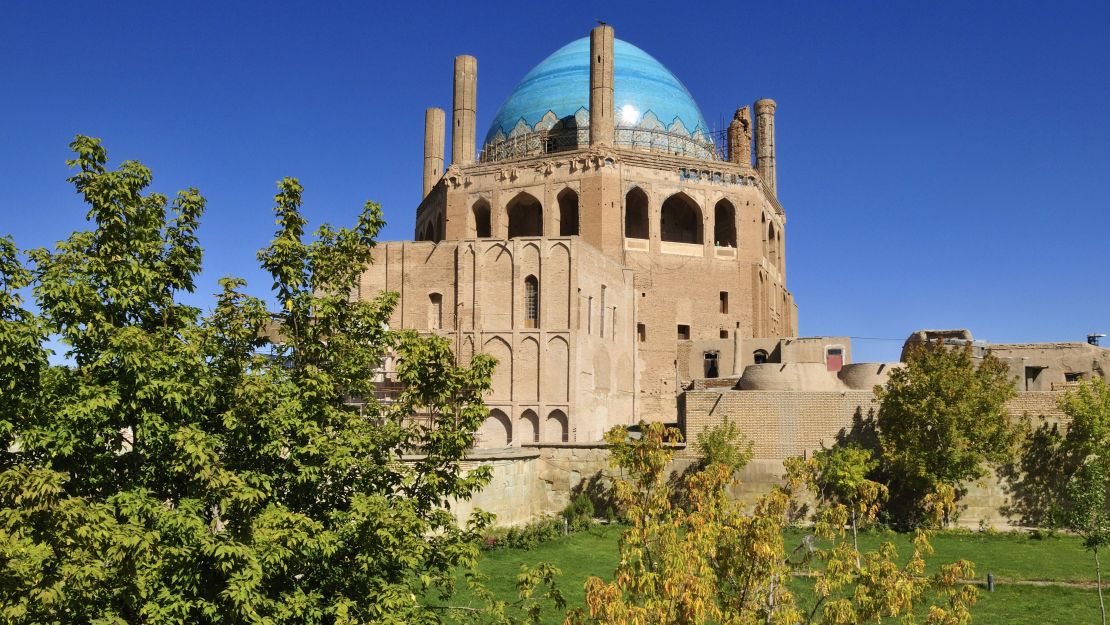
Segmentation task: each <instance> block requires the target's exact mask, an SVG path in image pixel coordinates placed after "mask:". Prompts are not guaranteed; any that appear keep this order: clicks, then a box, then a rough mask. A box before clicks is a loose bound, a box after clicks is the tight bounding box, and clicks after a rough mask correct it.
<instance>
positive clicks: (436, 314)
mask: <svg viewBox="0 0 1110 625" xmlns="http://www.w3.org/2000/svg"><path fill="white" fill-rule="evenodd" d="M442 328H443V295H441V294H439V293H429V294H428V329H429V330H439V329H442Z"/></svg>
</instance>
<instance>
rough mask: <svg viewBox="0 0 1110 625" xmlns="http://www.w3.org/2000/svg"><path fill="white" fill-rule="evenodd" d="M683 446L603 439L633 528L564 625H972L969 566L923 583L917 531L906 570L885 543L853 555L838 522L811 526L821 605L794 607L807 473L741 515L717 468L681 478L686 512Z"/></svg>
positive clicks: (618, 432)
mask: <svg viewBox="0 0 1110 625" xmlns="http://www.w3.org/2000/svg"><path fill="white" fill-rule="evenodd" d="M680 438H681V437H680V434H679V432H678V431H677V430H674V429H671V428H666V427H664V426H663V425H662V424H658V423H656V424H650V425H645V424H641V436H640V437H639V438H631V437H630V436H629V433H628V431H627V430H625V429H624V428H616V429H614V430H612V431H610V432H609V433H608V434H607V435H606V441H607V442H608V443H609V444H610V445H611V449H612V456H611V460H612V464H613V465H614V467H618V468H620V469H621V470H622V471H621V473H622V476H621V477H620V478H618V479H617V480H616V481H615V484H614V487H615V489H616V498H617V501H618V502H619V503H620V505H621V506H622V509H623V512H624V515H625V518H627V519H628V522H629V527H628V529H627V530H626V531H625V533H624V535H623V537H622V538H621V542H620V563H619V564H618V566H617V569H616V571H615V572H614V575H613V578H612V581H605V580H602V579H601V578H598V577H591V578H590V579H589V580H588V581H587V582H586V605H585V607H583V608H579V609H577V610H575V611H573V612H571V613H570V614H569V615H568V618H567V623H568V624H569V625H587V624H589V625H618V624H619V625H648V624H652V625H655V624H659V625H671V624H684V625H686V624H690V625H692V624H702V623H705V624H708V623H717V624H721V625H754V624H756V623H760V624H767V623H770V624H780V625H787V624H797V623H803V622H806V623H821V624H826V625H849V624H852V625H856V624H860V623H880V622H888V621H889V620H890V619H896V620H898V622H902V623H917V622H922V623H925V624H926V625H964V624H966V623H969V622H970V619H971V617H970V613H969V608H970V606H971V605H972V604H974V602H975V598H976V591H975V589H974V588H973V587H970V586H967V585H964V584H962V583H961V582H960V580H961V579H965V578H967V577H970V576H973V575H974V572H973V570H972V568H971V565H970V563H968V562H963V561H961V562H956V563H953V564H949V565H944V566H942V567H940V571H939V572H938V573H937V574H935V575H932V576H927V575H925V572H924V571H925V561H924V557H925V556H926V555H928V554H929V553H931V551H930V547H929V544H928V540H927V538H926V535H925V534H924V533H923V532H922V533H920V534H919V535H918V538H917V540H916V541H915V549H914V552H913V554H912V555H911V557H910V559H909V561H908V562H907V563H906V564H904V565H899V564H898V554H897V553H896V552H895V550H894V547H893V545H890V544H885V545H883V546H882V548H881V549H879V550H878V551H875V552H870V553H866V554H862V555H861V554H859V552H858V551H857V550H856V549H855V548H854V547H853V545H852V544H851V543H849V542H847V541H846V540H845V539H844V533H843V525H844V523H843V521H841V522H840V524H839V526H837V525H835V524H834V523H827V522H826V523H822V524H821V525H820V527H819V528H818V529H819V531H820V532H821V533H822V536H823V537H824V538H826V539H829V540H832V541H833V547H832V548H831V549H827V550H818V555H819V557H820V558H821V561H822V564H823V567H821V568H820V569H819V570H818V571H817V572H816V573H812V574H813V575H814V576H815V579H814V580H813V583H814V589H815V594H816V597H817V598H816V600H815V601H814V603H813V604H812V605H810V606H803V605H801V604H800V603H799V601H798V600H797V598H796V597H795V596H794V594H793V593H792V592H791V590H790V582H791V579H792V578H793V577H794V573H795V572H798V571H797V565H795V564H793V563H792V562H791V560H790V558H789V557H788V555H787V553H786V549H785V545H784V540H783V530H784V529H785V528H786V526H787V524H788V523H789V520H790V510H791V504H792V501H793V500H794V498H795V497H796V496H797V495H799V494H800V492H801V489H802V488H803V487H805V486H807V485H808V486H810V487H812V485H813V483H812V482H808V481H807V480H808V479H809V477H812V476H813V475H814V474H813V473H807V472H806V471H805V470H803V469H804V466H805V463H802V462H800V461H799V462H795V463H791V467H792V469H791V470H790V471H789V472H788V474H787V479H786V483H785V484H784V485H783V486H781V487H778V488H775V489H774V490H773V491H772V492H770V493H768V494H767V495H765V496H763V497H761V498H760V499H759V501H758V502H757V503H756V505H755V506H754V508H753V510H752V511H751V512H750V513H745V512H744V511H743V510H742V509H741V508H740V506H739V505H738V504H737V503H736V502H734V501H732V500H731V499H730V498H729V497H728V496H727V493H726V489H727V487H728V486H729V485H730V484H732V483H733V480H734V479H735V472H734V471H733V470H732V467H730V466H728V465H726V464H721V463H713V464H710V465H708V466H706V467H704V468H703V469H702V470H700V471H697V472H694V473H691V474H689V475H688V476H687V477H686V479H685V484H684V487H685V488H686V489H687V490H688V491H689V494H688V500H689V502H690V505H689V507H688V508H684V507H676V506H674V505H673V504H672V500H673V498H672V497H671V496H670V495H671V493H670V492H669V491H670V489H671V488H673V486H672V482H671V481H670V480H668V479H667V476H666V471H667V465H668V462H669V461H670V460H671V456H672V451H671V446H670V445H671V444H672V443H676V442H678V441H679V440H680ZM835 509H836V510H840V511H842V512H844V511H845V508H844V507H843V506H841V507H839V508H835ZM837 527H839V528H840V529H839V530H838V529H837ZM806 572H807V573H809V572H810V571H808V570H807V571H806ZM918 619H920V620H918Z"/></svg>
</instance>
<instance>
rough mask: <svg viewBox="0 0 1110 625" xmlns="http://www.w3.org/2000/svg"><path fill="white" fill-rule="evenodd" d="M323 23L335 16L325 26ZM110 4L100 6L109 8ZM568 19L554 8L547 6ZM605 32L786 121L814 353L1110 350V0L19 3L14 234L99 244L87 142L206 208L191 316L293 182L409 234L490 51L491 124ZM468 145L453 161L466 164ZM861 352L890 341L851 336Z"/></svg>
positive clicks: (244, 261) (7, 56)
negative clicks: (80, 147) (939, 334)
mask: <svg viewBox="0 0 1110 625" xmlns="http://www.w3.org/2000/svg"><path fill="white" fill-rule="evenodd" d="M326 4H327V6H326ZM93 5H98V6H95V7H94V6H93ZM553 6H554V7H555V8H551V7H553ZM595 18H600V19H603V20H605V21H607V22H609V23H610V24H612V25H613V26H614V27H615V28H616V32H617V36H618V37H620V38H622V39H625V40H627V41H629V42H631V43H634V44H636V45H637V46H639V47H641V48H643V49H644V50H646V51H648V52H649V53H650V54H652V55H654V56H655V57H656V58H657V59H659V60H660V61H661V62H662V63H663V64H664V65H666V66H667V67H669V68H670V69H671V70H672V71H674V72H675V74H677V75H678V77H679V78H680V79H681V80H682V81H684V82H685V84H686V86H687V87H688V88H689V90H690V91H691V93H693V95H694V97H695V99H696V100H697V101H698V103H699V104H700V106H701V109H702V111H703V113H704V114H705V117H706V119H708V120H709V121H710V123H711V124H714V125H715V124H717V123H718V120H720V119H726V120H727V119H728V116H729V114H730V113H731V112H732V111H733V110H734V109H735V107H736V106H737V105H738V104H745V103H751V102H752V101H754V100H755V99H757V98H761V97H771V98H774V99H775V100H777V101H778V104H779V109H778V115H777V146H778V166H779V192H780V198H781V200H782V202H783V204H784V205H785V207H786V210H787V217H788V224H787V247H788V253H787V260H788V282H789V287H790V289H791V290H792V291H793V292H794V294H795V297H796V299H797V302H798V306H799V310H800V313H799V325H800V331H801V333H802V334H805V335H817V334H836V335H851V336H858V337H881V338H896V339H899V340H900V339H902V338H904V337H905V336H906V335H908V334H909V332H911V331H912V330H914V329H917V328H922V327H968V328H970V329H971V330H972V331H973V332H974V333H975V335H976V337H978V338H984V339H987V340H991V341H1026V340H1028V341H1049V340H1083V337H1084V336H1085V335H1086V334H1087V333H1088V332H1091V331H1105V332H1110V291H1108V289H1107V287H1106V280H1107V276H1108V275H1110V272H1108V269H1110V252H1108V246H1107V238H1108V235H1110V219H1108V218H1107V214H1108V209H1110V2H1107V1H1106V0H1099V1H1096V2H1086V3H1073V2H1051V3H1049V2H1042V3H1028V2H994V3H990V2H914V3H908V2H906V3H881V2H874V3H867V4H849V3H839V2H836V3H833V2H815V3H812V4H803V3H792V2H790V3H780V2H766V3H753V2H721V3H719V5H718V6H708V5H702V4H699V3H695V4H690V3H671V4H667V5H657V6H653V7H649V6H648V4H646V3H643V2H636V3H623V2H605V3H597V5H596V6H594V7H586V6H584V3H562V4H558V5H551V4H550V3H534V2H516V3H513V4H502V5H497V4H492V3H491V4H482V3H478V2H469V3H465V2H451V3H442V4H435V3H430V2H427V3H421V2H393V3H356V2H348V3H303V4H291V3H280V2H267V3H262V2H259V3H253V4H247V3H238V2H220V3H215V2H214V3H210V4H201V3H157V2H156V3H151V2H142V3H139V2H134V3H131V2H113V3H90V2H80V3H77V2H72V3H67V2H9V3H6V5H5V8H4V19H3V20H2V21H0V81H2V82H0V84H2V85H3V87H2V92H3V97H0V119H2V120H3V122H2V123H0V148H2V149H0V171H2V172H3V173H4V178H3V182H2V183H0V234H12V235H14V236H15V238H16V240H17V243H18V244H19V245H20V246H21V247H24V248H27V247H33V246H41V245H50V244H52V243H53V242H54V241H56V240H58V239H60V238H63V237H64V236H65V235H66V234H67V233H68V232H70V231H71V230H74V229H77V228H81V227H83V223H84V222H83V219H84V215H85V209H84V207H83V206H82V205H81V204H80V203H79V201H78V199H77V198H76V196H75V195H74V193H73V191H72V189H71V187H70V186H69V185H68V184H67V183H66V182H65V178H66V176H67V175H68V170H67V168H66V166H65V164H64V161H65V159H66V158H67V157H68V154H67V148H66V146H67V144H68V142H69V140H70V139H71V138H72V136H73V135H74V134H76V133H84V134H90V135H94V136H98V137H101V138H103V139H104V141H105V144H106V145H107V147H108V150H109V155H110V157H111V158H112V161H113V162H116V163H118V162H119V161H120V160H123V159H138V160H141V161H142V162H144V163H146V164H147V165H148V166H150V167H151V168H152V169H153V171H154V175H155V184H154V188H155V189H156V190H159V191H162V192H165V193H168V194H172V193H174V192H175V191H176V190H177V189H179V188H182V187H185V186H189V185H192V186H196V187H198V188H199V189H200V190H201V192H202V193H203V194H204V195H205V196H206V197H207V198H208V201H209V203H208V212H207V214H206V216H205V219H204V222H203V227H202V229H201V233H200V235H201V240H202V243H203V245H204V247H205V250H206V256H205V269H204V274H203V276H202V279H201V281H200V284H199V291H198V294H197V295H196V296H195V297H194V301H195V302H196V303H198V304H201V305H204V306H207V304H208V303H209V302H210V301H211V300H210V294H212V293H215V292H216V285H215V281H216V280H217V279H218V278H219V277H221V276H224V275H239V276H243V277H245V278H247V279H248V280H249V281H250V284H251V289H252V290H253V291H254V292H255V293H257V294H260V295H264V294H266V293H267V289H268V286H269V281H268V277H267V276H265V275H263V274H262V273H261V272H260V271H259V270H258V269H257V266H256V263H255V260H254V254H255V251H256V250H257V249H258V248H260V247H262V246H263V245H264V244H265V243H266V241H267V240H268V238H269V237H270V235H271V234H272V231H273V220H272V216H271V212H270V210H271V207H272V203H271V197H272V196H273V193H274V182H275V181H276V180H277V179H279V178H280V177H281V176H285V175H290V176H297V177H299V178H300V179H301V182H302V183H303V184H304V185H305V187H306V194H305V197H306V211H307V214H308V216H309V218H310V219H311V220H312V222H313V223H314V224H315V223H319V222H320V221H323V220H326V221H330V222H332V223H336V224H348V223H351V222H352V221H353V218H354V215H355V214H356V212H357V210H358V209H359V207H360V206H361V205H362V203H363V202H364V201H365V200H366V199H374V200H377V201H379V202H381V203H382V204H383V205H384V207H385V212H386V216H387V218H388V220H389V226H388V228H387V230H386V232H385V237H384V238H386V239H407V238H411V234H412V224H413V218H414V210H415V207H416V205H417V203H418V201H419V199H420V198H419V195H420V186H421V181H420V179H421V157H422V154H421V151H422V132H423V115H424V113H423V112H424V109H425V108H426V107H428V106H439V107H442V108H445V109H449V108H450V104H451V67H452V58H453V57H454V55H456V54H461V53H468V54H473V55H474V56H476V57H477V58H478V126H479V131H478V134H479V136H482V135H484V133H485V129H486V127H487V126H488V124H489V123H490V121H491V119H492V117H493V115H494V113H495V112H496V110H497V108H498V106H499V105H500V103H501V101H502V100H503V99H504V98H505V96H506V95H507V94H508V93H509V91H510V90H511V89H512V88H513V86H514V85H515V84H516V82H517V81H518V80H519V79H520V78H521V77H522V76H523V75H524V73H525V72H526V71H527V70H528V69H529V68H531V67H532V66H533V65H534V64H536V63H537V62H539V61H540V60H541V59H543V58H544V57H545V56H547V55H548V54H549V53H550V52H552V51H554V50H555V49H556V48H558V47H560V46H562V45H563V44H565V43H567V42H568V41H570V40H572V39H575V38H577V37H581V36H583V35H585V34H586V33H587V32H588V31H589V29H590V28H591V27H592V26H593V25H594V23H595V22H594V19H595ZM449 153H450V152H449V151H448V154H449ZM854 346H855V359H856V360H857V361H862V360H878V359H892V358H896V357H897V353H898V348H899V347H900V343H899V342H898V341H864V340H857V341H855V345H854Z"/></svg>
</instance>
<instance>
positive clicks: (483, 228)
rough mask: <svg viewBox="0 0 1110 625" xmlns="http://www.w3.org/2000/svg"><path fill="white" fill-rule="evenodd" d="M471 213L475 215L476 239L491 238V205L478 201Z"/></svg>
mask: <svg viewBox="0 0 1110 625" xmlns="http://www.w3.org/2000/svg"><path fill="white" fill-rule="evenodd" d="M471 211H472V212H473V213H474V238H476V239H488V238H489V237H490V224H489V203H488V202H486V201H485V200H478V201H477V202H475V203H474V208H472V209H471Z"/></svg>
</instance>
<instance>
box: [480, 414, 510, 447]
mask: <svg viewBox="0 0 1110 625" xmlns="http://www.w3.org/2000/svg"><path fill="white" fill-rule="evenodd" d="M512 444H513V423H512V422H511V421H509V417H507V416H505V413H504V412H501V411H500V410H498V409H497V408H494V409H493V410H490V411H489V416H488V417H486V420H485V421H484V422H482V427H480V428H478V431H477V432H475V434H474V446H475V447H478V448H481V449H490V448H497V447H508V446H510V445H512Z"/></svg>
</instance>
